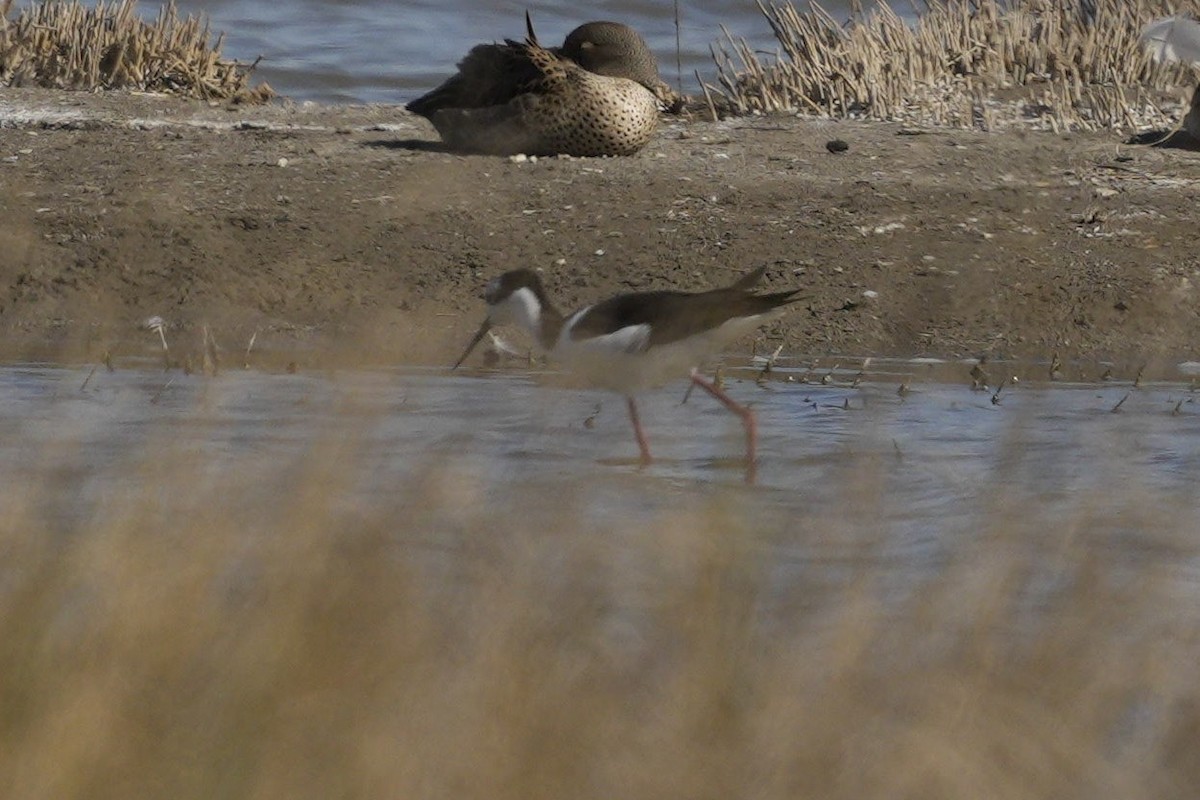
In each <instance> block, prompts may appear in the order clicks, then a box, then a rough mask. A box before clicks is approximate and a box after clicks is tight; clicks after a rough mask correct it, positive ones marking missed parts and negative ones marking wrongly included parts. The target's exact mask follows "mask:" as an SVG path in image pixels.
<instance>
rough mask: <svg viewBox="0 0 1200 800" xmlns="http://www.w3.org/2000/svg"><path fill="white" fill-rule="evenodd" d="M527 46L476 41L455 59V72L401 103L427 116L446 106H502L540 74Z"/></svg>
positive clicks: (538, 67) (519, 43) (446, 107)
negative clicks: (433, 86)
mask: <svg viewBox="0 0 1200 800" xmlns="http://www.w3.org/2000/svg"><path fill="white" fill-rule="evenodd" d="M533 47H536V45H533ZM531 49H532V48H531V45H530V43H528V42H514V41H511V40H510V41H506V42H505V43H504V44H480V45H476V46H475V47H473V48H471V52H469V53H467V55H466V57H465V58H464V59H463V60H462V61H460V62H459V63H458V74H456V75H454V76H452V77H450V78H448V79H447V80H446V82H445V83H443V84H442V85H441V86H439V87H437V88H436V89H434V90H433V91H432V92H429V93H428V94H425V95H422V96H421V97H418V98H417V99H416V100H413V101H412V102H411V103H409V104H408V105H407V106H405V107H406V108H407V109H408V110H409V111H411V112H413V113H414V114H420V115H421V116H423V117H425V118H426V119H431V118H432V117H433V115H434V114H435V113H437V112H438V111H441V110H443V109H448V108H462V109H470V108H487V107H489V106H502V105H504V104H505V103H508V102H509V101H511V100H512V99H513V98H515V97H517V96H519V95H521V94H524V93H527V92H529V91H530V89H531V87H533V86H536V85H537V83H538V82H539V81H541V80H542V79H543V78H544V73H543V67H542V66H541V65H540V64H538V63H537V62H536V60H535V59H534V58H532V57H531ZM538 49H540V48H538Z"/></svg>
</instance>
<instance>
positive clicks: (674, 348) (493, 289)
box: [454, 267, 801, 468]
mask: <svg viewBox="0 0 1200 800" xmlns="http://www.w3.org/2000/svg"><path fill="white" fill-rule="evenodd" d="M765 272H766V267H760V268H758V269H756V270H754V271H753V272H750V273H749V274H747V275H745V276H744V277H742V278H741V279H739V280H738V281H737V282H736V283H734V284H732V285H731V286H728V287H725V288H722V289H713V290H711V291H707V292H694V293H689V292H678V291H653V292H635V293H631V294H619V295H616V296H614V297H610V298H609V299H607V300H603V301H601V302H599V303H596V304H594V305H590V306H586V307H584V308H582V309H580V310H578V311H575V312H574V313H572V314H570V315H569V316H566V317H564V316H563V315H562V314H561V313H559V312H558V311H557V310H556V309H555V308H554V305H553V304H552V303H551V302H550V299H549V297H548V296H547V295H546V291H545V289H544V288H543V286H542V281H541V279H540V278H539V277H538V275H537V273H535V272H533V271H532V270H528V269H518V270H513V271H511V272H506V273H504V274H503V275H501V276H500V277H498V278H495V279H493V280H492V281H491V282H490V283H489V284H488V285H487V289H486V291H485V292H484V299H485V300H486V301H487V304H488V314H487V317H486V318H485V319H484V321H483V324H482V325H481V326H480V327H479V331H478V332H477V333H476V334H475V336H474V338H472V339H471V342H470V344H468V345H467V349H466V350H465V351H463V354H462V356H461V357H460V358H459V359H458V361H457V362H455V364H454V369H457V368H458V367H459V365H461V364H462V363H463V361H465V360H466V358H467V356H469V355H470V354H471V351H472V350H473V349H475V345H477V344H478V343H479V341H480V340H481V339H482V338H483V337H484V336H485V335H486V334H487V332H488V331H489V330H490V329H491V327H492V326H493V325H503V324H514V325H518V326H520V327H522V328H525V330H527V331H528V332H529V333H530V334H531V335H532V336H533V337H534V339H535V340H536V341H537V342H538V344H539V345H540V346H541V348H542V349H544V350H545V351H546V352H547V353H548V354H549V355H550V356H551V358H553V359H555V360H558V361H560V362H562V363H563V365H564V366H566V367H567V368H568V369H570V370H571V371H573V372H575V373H577V374H579V375H580V376H581V377H582V378H583V379H584V380H586V381H587V382H588V383H590V384H591V385H593V386H596V387H598V388H603V389H609V390H612V391H614V392H619V393H620V394H622V395H624V396H625V401H626V406H627V408H628V410H629V419H630V421H631V422H632V423H633V432H634V435H635V436H636V437H637V443H638V449H639V450H640V451H641V461H642V463H643V464H646V463H649V462H650V461H651V455H650V447H649V445H648V444H647V441H646V434H645V431H643V430H642V425H641V421H640V420H639V418H638V410H637V403H636V401H635V400H634V393H636V392H637V391H639V390H642V389H647V388H651V387H654V386H659V385H661V384H663V383H666V382H667V381H669V380H671V379H673V378H675V377H677V376H683V375H689V376H690V378H691V381H692V383H693V384H695V385H696V386H699V387H700V388H701V389H703V390H704V391H706V392H708V393H709V394H710V395H712V396H713V397H715V398H716V399H717V400H719V401H720V402H721V403H722V404H723V405H724V406H725V407H726V408H727V409H729V410H730V411H732V412H733V413H735V414H737V415H738V416H739V417H741V419H742V424H743V425H744V427H745V430H746V463H747V466H748V467H751V468H752V467H753V464H754V460H755V449H756V446H757V424H756V421H755V417H754V412H753V411H752V410H751V409H749V408H747V407H746V406H744V405H742V404H741V403H738V402H737V401H735V400H734V399H733V398H731V397H730V396H729V395H728V394H726V393H725V391H724V390H723V389H721V388H720V387H719V386H717V385H716V384H715V383H713V382H712V381H710V380H708V379H706V378H704V377H703V376H702V375H701V374H700V372H699V365H700V364H701V363H702V362H703V361H704V359H705V358H707V357H708V356H711V355H712V354H714V353H716V352H718V351H719V350H720V349H721V348H722V347H723V346H724V345H726V344H728V343H730V342H733V341H735V340H736V339H738V338H740V337H742V336H745V335H746V334H748V333H750V332H752V331H754V330H755V329H756V328H758V327H759V326H761V325H763V324H764V323H765V322H767V320H768V319H769V318H770V316H771V315H773V314H774V313H775V312H778V311H780V310H781V309H783V307H785V306H786V305H788V304H789V303H793V302H795V301H797V300H800V299H801V298H800V297H798V296H797V294H798V292H799V290H795V289H793V290H790V291H785V292H775V293H771V294H752V293H751V290H752V289H753V288H754V286H755V284H757V283H758V281H759V280H760V279H761V278H762V276H763V274H764V273H765Z"/></svg>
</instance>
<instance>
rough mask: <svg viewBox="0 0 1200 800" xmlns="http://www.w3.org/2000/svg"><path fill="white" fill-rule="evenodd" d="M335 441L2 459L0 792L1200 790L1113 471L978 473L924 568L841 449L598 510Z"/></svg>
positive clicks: (781, 794) (1184, 558) (1146, 518)
mask: <svg viewBox="0 0 1200 800" xmlns="http://www.w3.org/2000/svg"><path fill="white" fill-rule="evenodd" d="M357 458H358V457H357V456H356V448H355V446H354V444H353V443H352V442H346V441H338V442H331V443H329V444H328V445H326V446H323V447H321V448H318V450H316V451H314V452H312V453H310V454H309V455H308V456H306V457H300V458H298V459H297V460H295V461H291V462H288V461H287V460H286V459H284V460H282V461H280V462H278V463H277V464H276V466H275V467H274V468H272V469H271V470H268V471H267V473H262V472H257V471H255V472H249V471H247V472H245V473H243V474H234V475H224V474H220V473H217V472H215V471H214V470H212V469H211V468H208V469H206V468H205V464H206V461H205V457H204V456H203V455H202V454H199V453H195V452H190V453H189V452H179V451H178V450H176V451H174V452H173V451H171V450H170V449H169V448H168V449H166V450H165V451H164V450H161V449H160V450H153V449H148V450H147V452H146V454H145V463H144V464H142V465H141V466H130V467H129V468H128V472H127V474H126V475H125V476H124V481H123V483H122V485H121V487H122V488H119V489H115V490H114V491H113V492H112V493H111V494H109V495H108V496H106V497H101V498H97V499H94V500H87V499H85V498H83V497H82V496H81V495H80V494H79V493H78V490H79V483H80V477H79V475H77V474H75V475H72V474H60V473H55V472H47V471H45V470H41V469H39V468H38V467H37V466H36V465H33V466H31V467H30V472H29V477H28V479H27V480H24V481H16V482H10V483H9V485H7V486H6V487H5V492H4V496H3V498H2V499H0V506H2V507H0V512H3V513H2V514H0V795H2V796H3V797H5V798H8V799H9V800H21V799H23V798H45V797H55V798H74V797H79V798H83V797H86V798H107V797H114V798H129V797H171V798H192V797H195V798H213V797H227V798H242V797H245V798H278V797H287V798H307V797H313V798H329V797H403V798H422V797H429V798H435V797H436V798H442V797H455V798H475V797H478V798H488V799H489V800H496V799H497V798H520V800H531V799H532V798H543V797H544V798H563V797H573V798H580V797H597V798H611V797H622V798H659V797H662V798H668V797H669V798H677V797H713V798H739V797H745V798H756V799H760V800H761V799H763V798H796V797H823V798H837V797H846V798H855V800H862V799H863V798H882V797H888V798H920V799H921V800H930V799H931V798H963V797H972V798H1014V799H1017V798H1019V799H1020V800H1028V798H1035V797H1046V798H1088V800H1095V798H1121V800H1135V799H1136V798H1147V800H1149V799H1150V798H1153V799H1154V800H1163V799H1164V798H1175V797H1178V798H1184V797H1191V796H1194V790H1195V787H1196V786H1197V785H1200V758H1197V755H1200V753H1198V752H1197V751H1198V750H1200V684H1198V683H1197V681H1196V680H1195V665H1196V663H1198V656H1200V652H1198V651H1200V636H1198V633H1200V611H1198V610H1197V609H1198V608H1200V606H1198V605H1197V603H1196V589H1197V584H1196V580H1195V564H1196V559H1197V550H1198V548H1197V544H1196V540H1195V537H1194V530H1195V510H1194V506H1193V505H1192V504H1191V503H1185V502H1180V501H1178V500H1177V499H1175V498H1172V497H1169V496H1162V495H1161V493H1157V492H1154V491H1150V490H1133V489H1130V490H1129V494H1128V496H1127V497H1125V498H1120V497H1112V496H1106V497H1104V498H1095V497H1080V498H1079V499H1078V501H1077V503H1076V504H1075V505H1074V511H1073V512H1072V513H1069V514H1066V515H1063V514H1062V513H1061V507H1060V508H1059V510H1057V511H1050V510H1048V509H1044V508H1043V507H1042V506H1041V505H1040V504H1039V500H1038V499H1037V498H1036V497H1035V496H1029V495H1027V494H1026V493H1024V492H1023V491H1021V490H1019V489H1006V488H1003V487H1004V485H1005V481H1004V480H1003V478H1004V476H1003V475H1002V474H999V473H1003V471H1004V470H1003V468H1000V469H998V474H997V487H996V489H995V491H994V492H993V493H991V499H990V500H988V501H987V502H985V503H982V504H980V505H977V506H966V507H964V508H963V509H961V519H956V520H953V521H948V525H949V527H951V528H952V529H953V530H955V531H960V532H961V536H962V540H961V542H956V543H955V544H954V545H953V546H952V547H950V548H949V551H948V554H947V556H946V558H945V559H944V561H942V562H940V563H938V564H937V565H936V566H931V567H930V568H929V569H927V570H925V574H924V575H923V576H922V572H921V570H913V568H912V567H911V565H909V566H903V565H901V564H899V563H897V560H896V559H895V558H894V555H893V556H889V553H888V547H889V543H888V541H887V538H888V537H886V536H884V535H883V534H881V532H880V524H881V523H880V521H881V520H882V519H883V515H884V513H885V512H886V511H887V510H888V508H889V503H890V502H893V501H892V500H889V498H888V497H887V496H886V495H884V494H883V493H882V492H881V491H880V487H882V486H883V485H885V483H886V482H885V481H884V480H883V473H882V470H883V469H885V467H884V466H883V465H882V464H881V463H880V462H878V461H876V460H872V459H870V458H867V457H862V458H857V459H854V458H852V459H850V460H849V461H847V462H844V463H843V464H842V465H841V467H840V468H841V469H843V470H844V471H845V474H846V476H847V480H846V482H845V485H844V489H843V496H842V497H838V498H831V502H830V503H829V504H828V506H827V507H826V508H824V509H820V510H814V511H811V512H797V513H792V514H788V515H781V514H778V513H766V514H760V513H759V512H758V511H757V509H758V508H759V505H758V504H759V502H760V501H761V497H759V496H757V495H756V494H755V493H754V492H753V491H749V492H745V493H744V492H742V491H740V490H739V491H732V490H731V493H730V494H728V495H722V494H721V493H720V492H717V493H715V496H714V493H712V492H707V493H705V494H708V495H709V497H708V499H703V500H698V499H696V498H697V497H698V496H699V495H700V493H696V494H694V495H691V496H690V497H691V499H690V500H687V499H683V500H671V499H669V498H664V499H663V502H662V503H661V504H660V507H659V510H657V511H654V512H645V513H644V514H642V515H641V516H639V517H631V518H629V519H627V520H624V521H623V523H622V524H619V525H616V524H613V522H612V520H611V519H607V520H605V519H600V518H597V517H596V516H595V515H594V514H589V512H588V511H587V508H588V506H589V502H588V500H587V495H588V487H587V486H586V485H583V484H580V483H577V482H572V481H571V480H559V481H557V482H551V483H550V484H549V485H545V486H523V487H522V486H515V485H506V486H499V487H497V486H487V485H481V484H479V483H478V481H472V480H470V479H467V478H465V477H464V476H463V475H460V474H458V473H457V472H456V471H455V469H454V466H453V463H454V462H453V459H450V460H449V462H448V463H440V464H439V463H436V461H431V463H430V465H429V466H428V468H426V469H425V470H423V471H422V472H420V473H418V475H417V477H415V478H413V479H412V480H411V481H410V482H409V483H408V484H407V485H403V486H398V487H396V490H395V493H394V496H392V497H390V498H389V499H387V500H386V501H380V502H378V503H377V504H375V505H371V504H361V503H350V502H348V501H347V499H346V498H347V497H349V490H350V488H351V487H350V484H351V483H352V482H353V479H352V478H351V477H349V476H351V475H353V474H355V472H356V470H357V469H359V468H361V467H362V464H361V463H359V462H358V460H357ZM137 463H138V462H137V459H133V460H132V461H131V464H137ZM1013 485H1019V482H1014V484H1013ZM1101 500H1102V502H1100V501H1101ZM1101 509H1103V510H1101ZM894 544H895V542H892V545H894ZM798 552H799V553H802V554H803V556H801V557H800V558H798V559H797V558H796V557H795V554H796V553H798ZM785 553H791V554H792V556H791V557H790V558H791V560H788V559H786V558H782V554H785ZM1188 570H1191V572H1190V573H1189V571H1188Z"/></svg>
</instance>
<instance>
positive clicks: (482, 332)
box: [450, 319, 492, 370]
mask: <svg viewBox="0 0 1200 800" xmlns="http://www.w3.org/2000/svg"><path fill="white" fill-rule="evenodd" d="M491 329H492V322H491V320H487V319H485V320H484V321H483V324H482V325H480V326H479V330H477V331H476V332H475V335H474V336H473V337H471V343H470V344H469V345H467V349H466V350H464V351H463V354H462V355H461V356H459V357H458V361H455V362H454V366H453V367H451V368H450V369H451V370H456V369H458V368H459V366H460V365H462V363H463V362H464V361H466V360H467V356H469V355H471V351H472V350H474V349H475V345H477V344H479V340H480V339H482V338H483V337H484V336H486V335H487V332H488V331H490V330H491Z"/></svg>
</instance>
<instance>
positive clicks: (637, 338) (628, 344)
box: [571, 325, 650, 353]
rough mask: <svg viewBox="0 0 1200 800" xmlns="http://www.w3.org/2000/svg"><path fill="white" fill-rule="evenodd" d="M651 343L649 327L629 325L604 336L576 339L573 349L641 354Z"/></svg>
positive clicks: (572, 343)
mask: <svg viewBox="0 0 1200 800" xmlns="http://www.w3.org/2000/svg"><path fill="white" fill-rule="evenodd" d="M649 342H650V326H649V325H629V326H626V327H624V328H619V329H618V330H615V331H613V332H612V333H606V334H604V335H602V336H589V337H588V338H586V339H574V340H572V341H571V347H577V348H580V349H587V350H603V351H606V352H609V353H641V352H643V351H645V349H646V345H647V344H649Z"/></svg>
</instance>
